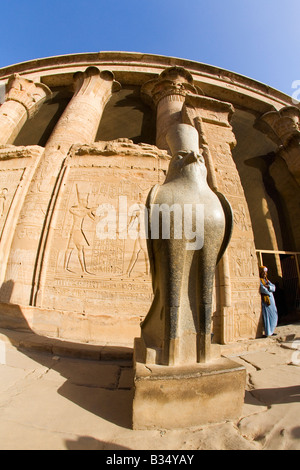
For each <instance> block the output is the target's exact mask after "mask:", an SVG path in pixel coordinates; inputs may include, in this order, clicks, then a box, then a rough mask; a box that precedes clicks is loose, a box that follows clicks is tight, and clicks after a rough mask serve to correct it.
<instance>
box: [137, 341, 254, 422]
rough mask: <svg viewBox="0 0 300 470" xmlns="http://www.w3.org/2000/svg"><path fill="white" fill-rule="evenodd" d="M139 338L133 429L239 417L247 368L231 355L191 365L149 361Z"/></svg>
mask: <svg viewBox="0 0 300 470" xmlns="http://www.w3.org/2000/svg"><path fill="white" fill-rule="evenodd" d="M137 343H138V341H136V342H135V349H134V353H135V357H134V367H135V377H134V400H133V429H162V428H165V429H176V428H178V429H179V428H185V427H192V426H199V425H203V424H209V423H218V422H223V421H226V420H233V419H237V418H238V417H239V416H240V415H241V412H242V406H243V403H244V394H245V386H246V370H245V368H244V367H243V366H241V365H240V364H237V363H235V362H233V361H232V360H230V359H227V358H219V359H217V360H214V361H211V362H209V363H207V364H195V365H191V366H180V367H171V366H159V365H145V364H143V363H142V362H141V361H140V358H139V346H138V344H137Z"/></svg>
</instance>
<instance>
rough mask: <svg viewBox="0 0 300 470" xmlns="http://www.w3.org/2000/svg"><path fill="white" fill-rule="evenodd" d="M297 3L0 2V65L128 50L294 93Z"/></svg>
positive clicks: (299, 35) (299, 74) (298, 67)
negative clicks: (190, 62) (203, 66)
mask: <svg viewBox="0 0 300 470" xmlns="http://www.w3.org/2000/svg"><path fill="white" fill-rule="evenodd" d="M299 19H300V0H207V1H204V0H185V1H184V0H124V1H122V0H72V1H71V0H51V1H46V0H2V2H1V45H0V67H4V66H6V65H11V64H15V63H18V62H23V61H26V60H31V59H35V58H41V57H49V56H53V55H60V54H70V53H79V52H98V51H130V52H143V53H152V54H160V55H167V56H174V57H181V58H184V59H191V60H195V61H197V62H203V63H206V64H210V65H215V66H217V67H220V68H224V69H227V70H231V71H233V72H236V73H239V74H241V75H246V76H248V77H250V78H253V79H255V80H258V81H260V82H263V83H266V84H268V85H270V86H271V87H273V88H277V89H278V90H281V91H283V92H284V93H286V94H288V95H292V93H293V89H292V83H293V81H295V80H300V54H299V48H300V27H299Z"/></svg>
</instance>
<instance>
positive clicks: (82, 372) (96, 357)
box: [0, 280, 133, 429]
mask: <svg viewBox="0 0 300 470" xmlns="http://www.w3.org/2000/svg"><path fill="white" fill-rule="evenodd" d="M13 287H14V283H13V281H11V280H9V281H6V282H5V283H3V284H2V286H1V288H0V293H1V292H2V293H5V299H7V300H8V301H7V303H0V334H1V335H5V336H6V338H7V339H8V341H9V343H10V344H11V345H12V346H13V347H14V348H16V349H17V350H18V351H19V352H20V353H22V354H24V355H25V356H27V357H28V358H30V359H32V360H33V361H35V362H37V363H39V364H40V365H42V366H44V367H46V368H48V369H49V370H54V371H56V372H57V373H58V374H60V375H61V376H62V377H64V378H66V381H65V382H64V383H63V385H60V386H59V387H58V389H57V393H58V394H59V395H61V396H63V397H65V398H67V399H68V400H70V401H72V402H73V403H75V404H76V405H78V406H79V407H81V408H83V409H85V410H87V411H89V412H90V413H93V414H94V415H96V416H99V417H101V418H103V419H105V420H106V421H109V422H112V423H114V424H116V425H118V426H121V427H124V428H129V429H131V427H132V400H133V371H132V349H131V348H126V347H123V348H117V355H116V347H113V346H111V347H110V346H101V345H98V344H97V345H95V344H84V350H83V351H81V349H80V348H81V347H82V343H80V344H78V343H76V342H71V341H66V340H62V339H58V338H52V337H49V336H44V335H41V334H38V333H36V332H35V331H34V330H33V329H32V328H31V326H30V325H29V323H28V321H27V319H26V318H25V316H24V314H23V312H22V307H20V306H18V305H13V304H9V298H10V296H11V294H12V291H13ZM8 311H9V318H8V317H7V318H6V315H5V312H8ZM76 348H78V349H76ZM76 350H77V351H78V354H79V357H77V358H76ZM98 353H99V354H98ZM74 354H75V355H74ZM101 355H102V357H106V358H107V360H101ZM122 372H125V373H126V377H127V380H126V381H125V382H124V383H123V384H122V383H121V382H120V377H121V375H122Z"/></svg>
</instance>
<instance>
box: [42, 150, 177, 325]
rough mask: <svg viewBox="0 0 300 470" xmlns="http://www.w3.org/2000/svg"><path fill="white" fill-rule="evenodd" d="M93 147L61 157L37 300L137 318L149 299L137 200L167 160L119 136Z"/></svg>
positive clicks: (141, 204)
mask: <svg viewBox="0 0 300 470" xmlns="http://www.w3.org/2000/svg"><path fill="white" fill-rule="evenodd" d="M93 145H94V147H90V148H86V149H84V147H83V146H82V147H81V148H80V149H78V151H76V152H75V151H74V152H73V153H71V157H70V158H69V159H68V161H67V169H68V171H67V172H66V175H65V177H64V179H63V182H62V185H61V187H62V190H61V192H60V193H59V197H58V203H57V205H56V208H55V209H54V214H53V219H54V220H55V224H54V227H53V231H52V232H51V233H50V235H49V244H48V245H47V253H48V255H47V259H48V261H47V265H46V266H44V270H45V271H44V272H45V279H44V281H43V286H42V288H41V291H42V292H43V294H42V295H41V297H42V299H43V300H42V303H41V305H40V306H43V307H46V308H48V307H49V308H52V307H54V308H59V309H63V310H67V311H68V310H72V311H74V312H76V311H78V312H81V311H85V312H94V311H95V312H98V313H103V314H111V313H112V312H113V311H115V312H116V313H118V314H120V315H138V316H142V315H145V314H146V312H147V309H148V306H149V303H150V302H151V299H152V289H151V278H150V274H149V261H148V255H147V251H146V243H147V242H146V239H145V234H144V233H143V230H141V228H142V226H143V225H144V221H145V214H144V209H145V201H146V196H147V194H148V192H149V190H150V188H151V187H152V186H153V184H156V183H157V182H158V180H163V179H164V177H165V174H164V170H165V169H166V167H167V165H168V161H169V159H168V157H165V159H164V158H160V157H159V156H158V155H157V154H156V153H157V152H158V153H159V151H158V149H156V148H153V146H151V148H150V146H142V147H141V146H138V145H134V144H132V143H130V142H127V141H126V142H122V143H119V144H114V143H113V142H110V143H108V145H106V146H105V148H103V145H102V144H101V143H99V144H93ZM97 145H98V146H97ZM92 148H93V151H92ZM120 149H121V150H122V151H120ZM122 152H123V153H122ZM74 153H75V154H76V155H74ZM161 153H162V154H166V152H163V151H161ZM56 299H59V301H58V300H56ZM58 302H59V305H58ZM100 311H101V312H100Z"/></svg>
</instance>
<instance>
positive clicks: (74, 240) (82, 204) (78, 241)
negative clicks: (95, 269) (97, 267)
mask: <svg viewBox="0 0 300 470" xmlns="http://www.w3.org/2000/svg"><path fill="white" fill-rule="evenodd" d="M76 193H77V200H78V204H77V205H74V206H72V207H71V208H70V209H69V212H70V214H72V216H73V223H72V228H71V231H70V236H69V242H68V246H67V249H66V252H65V259H64V268H65V270H66V271H69V272H72V271H71V269H70V268H69V263H70V259H71V255H72V252H73V250H74V248H76V251H77V257H78V261H79V264H80V267H81V270H82V272H84V273H86V274H92V273H90V272H89V271H88V270H87V267H86V259H85V252H84V248H85V247H86V246H90V243H89V241H88V239H87V237H86V235H85V233H84V230H83V222H84V219H85V217H86V216H88V217H90V219H92V220H95V218H96V214H95V212H96V208H90V207H88V196H87V198H86V199H85V198H83V197H82V196H81V195H80V194H79V191H78V187H77V185H76Z"/></svg>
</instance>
